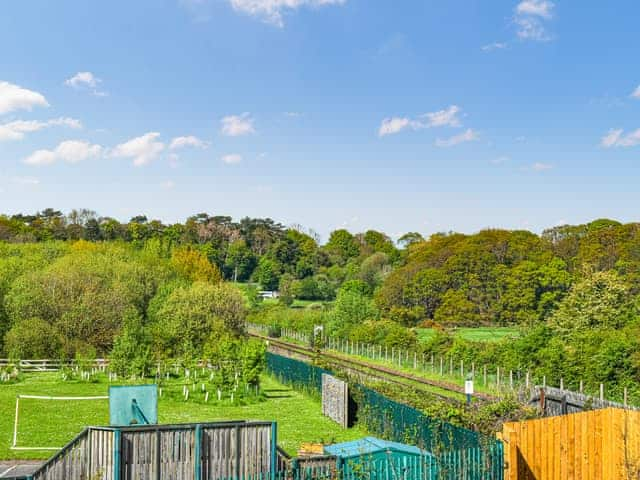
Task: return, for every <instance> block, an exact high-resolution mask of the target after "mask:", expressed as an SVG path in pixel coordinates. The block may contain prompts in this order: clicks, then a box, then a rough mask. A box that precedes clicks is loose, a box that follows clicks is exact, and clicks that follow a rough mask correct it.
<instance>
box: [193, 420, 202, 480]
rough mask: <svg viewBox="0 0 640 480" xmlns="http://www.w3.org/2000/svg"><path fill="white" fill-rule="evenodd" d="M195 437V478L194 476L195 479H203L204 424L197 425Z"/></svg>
mask: <svg viewBox="0 0 640 480" xmlns="http://www.w3.org/2000/svg"><path fill="white" fill-rule="evenodd" d="M194 437H195V438H194V442H195V448H194V456H195V461H194V462H193V463H194V472H193V478H194V480H201V479H202V454H201V449H202V425H196V429H195V435H194Z"/></svg>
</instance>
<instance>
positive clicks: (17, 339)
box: [5, 318, 62, 359]
mask: <svg viewBox="0 0 640 480" xmlns="http://www.w3.org/2000/svg"><path fill="white" fill-rule="evenodd" d="M61 348H62V342H61V341H60V337H59V335H58V332H57V331H56V329H55V328H54V327H53V326H52V325H51V324H49V323H48V322H45V321H44V320H42V319H40V318H28V319H25V320H20V321H18V322H16V323H15V324H14V325H13V327H12V328H11V330H9V331H8V332H7V334H6V336H5V351H6V352H7V355H8V356H9V358H14V359H39V358H59V357H60V355H61Z"/></svg>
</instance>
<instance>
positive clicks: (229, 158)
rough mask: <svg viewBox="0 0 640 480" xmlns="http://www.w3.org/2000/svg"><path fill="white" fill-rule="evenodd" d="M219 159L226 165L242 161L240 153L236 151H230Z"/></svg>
mask: <svg viewBox="0 0 640 480" xmlns="http://www.w3.org/2000/svg"><path fill="white" fill-rule="evenodd" d="M220 160H222V161H223V162H224V163H226V164H227V165H235V164H237V163H240V162H242V155H240V154H238V153H230V154H228V155H223V156H222V158H220Z"/></svg>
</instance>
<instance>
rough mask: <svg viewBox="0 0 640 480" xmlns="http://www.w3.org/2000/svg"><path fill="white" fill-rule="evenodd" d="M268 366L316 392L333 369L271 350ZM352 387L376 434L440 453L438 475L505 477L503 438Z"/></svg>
mask: <svg viewBox="0 0 640 480" xmlns="http://www.w3.org/2000/svg"><path fill="white" fill-rule="evenodd" d="M267 370H268V371H269V372H271V373H272V374H273V375H275V376H276V377H277V378H278V379H279V380H280V381H282V382H283V383H286V384H289V385H291V386H293V387H294V388H301V389H306V390H308V391H313V392H317V393H320V392H321V391H322V374H323V373H329V374H330V373H331V372H329V371H327V370H324V369H322V368H319V367H316V366H314V365H310V364H307V363H304V362H301V361H299V360H295V359H291V358H287V357H283V356H281V355H276V354H272V353H267ZM351 388H352V390H355V392H356V395H355V396H356V402H357V404H358V413H357V415H358V421H359V422H360V423H361V424H363V425H364V426H365V427H366V428H367V430H368V431H369V432H371V433H373V434H375V435H378V436H381V437H383V438H386V439H389V440H393V441H396V442H404V443H410V444H413V445H416V446H418V447H420V448H423V449H425V450H427V451H430V452H431V453H432V454H433V455H434V456H435V457H436V458H437V463H438V476H437V478H438V479H447V480H448V479H451V480H453V479H461V478H464V479H469V480H480V479H483V480H484V479H492V480H502V479H503V477H504V472H503V469H504V458H503V445H502V442H501V441H499V440H496V439H495V438H493V437H491V436H488V435H483V434H481V433H479V432H474V431H472V430H468V429H466V428H461V427H457V426H455V425H452V424H450V423H447V422H444V421H442V420H438V419H434V418H431V417H428V416H426V415H424V414H423V413H422V412H420V411H418V410H416V409H415V408H412V407H409V406H408V405H404V404H402V403H398V402H396V401H394V400H391V399H389V398H387V397H385V396H384V395H381V394H380V393H378V392H376V391H374V390H371V389H370V388H367V387H364V386H362V385H356V386H351ZM425 475H426V474H425ZM429 475H431V474H429ZM367 478H368V477H367ZM382 478H384V477H376V479H375V480H381V479H382ZM390 478H395V477H390ZM421 478H425V476H423V477H421ZM426 478H427V479H428V480H431V477H430V476H426ZM433 478H436V477H433Z"/></svg>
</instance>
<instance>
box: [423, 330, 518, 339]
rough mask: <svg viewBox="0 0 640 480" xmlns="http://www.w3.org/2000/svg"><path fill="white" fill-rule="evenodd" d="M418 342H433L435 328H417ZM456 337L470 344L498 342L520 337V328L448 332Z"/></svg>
mask: <svg viewBox="0 0 640 480" xmlns="http://www.w3.org/2000/svg"><path fill="white" fill-rule="evenodd" d="M416 332H417V334H418V340H419V341H421V342H426V341H429V340H431V339H432V338H433V337H434V336H435V334H436V330H434V329H433V328H417V329H416ZM448 332H449V333H450V334H452V335H453V336H454V337H457V338H461V339H463V340H467V341H469V342H498V341H500V340H503V339H505V338H515V337H519V336H520V329H519V328H518V327H467V328H456V329H450V330H448Z"/></svg>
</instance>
